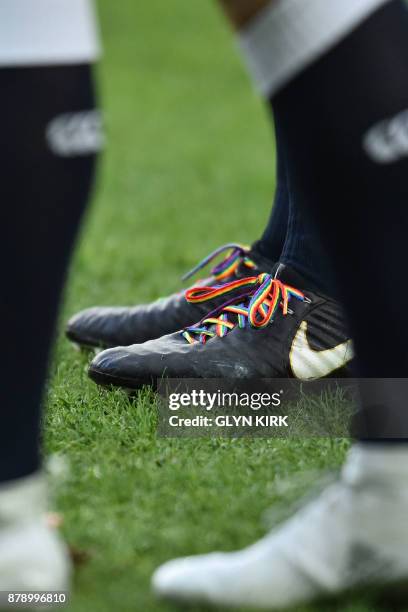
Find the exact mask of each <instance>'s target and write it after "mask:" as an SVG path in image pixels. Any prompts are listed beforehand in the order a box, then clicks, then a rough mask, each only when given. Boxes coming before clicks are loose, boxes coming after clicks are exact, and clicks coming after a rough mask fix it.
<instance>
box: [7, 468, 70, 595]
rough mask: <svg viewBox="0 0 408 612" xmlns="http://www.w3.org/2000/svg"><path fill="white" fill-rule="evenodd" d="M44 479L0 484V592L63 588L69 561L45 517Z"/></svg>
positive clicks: (67, 579) (28, 479) (27, 478)
mask: <svg viewBox="0 0 408 612" xmlns="http://www.w3.org/2000/svg"><path fill="white" fill-rule="evenodd" d="M46 502H47V495H46V486H45V478H44V476H43V475H42V474H34V475H32V476H28V477H26V478H20V479H18V480H14V481H11V482H10V483H5V484H1V485H0V591H12V590H15V591H65V590H67V589H68V586H69V576H70V562H69V558H68V554H67V550H66V548H65V545H64V543H63V542H62V540H61V539H60V537H59V536H58V534H57V533H56V531H55V529H52V528H51V527H49V526H48V525H47V523H46V519H45V506H46Z"/></svg>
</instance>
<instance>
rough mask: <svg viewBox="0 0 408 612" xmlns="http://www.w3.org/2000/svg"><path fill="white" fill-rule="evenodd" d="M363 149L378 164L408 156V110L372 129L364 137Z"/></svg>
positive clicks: (389, 162) (388, 162)
mask: <svg viewBox="0 0 408 612" xmlns="http://www.w3.org/2000/svg"><path fill="white" fill-rule="evenodd" d="M363 149H364V150H365V152H366V153H367V154H368V156H369V157H370V158H371V159H372V160H373V161H374V162H376V163H378V164H392V163H393V162H396V161H398V160H399V159H401V158H403V157H406V156H408V110H405V111H403V112H402V113H399V114H398V115H396V116H395V117H392V118H390V119H384V121H381V122H380V123H377V124H376V125H374V126H373V127H372V128H370V129H369V130H368V132H367V133H366V134H365V135H364V137H363Z"/></svg>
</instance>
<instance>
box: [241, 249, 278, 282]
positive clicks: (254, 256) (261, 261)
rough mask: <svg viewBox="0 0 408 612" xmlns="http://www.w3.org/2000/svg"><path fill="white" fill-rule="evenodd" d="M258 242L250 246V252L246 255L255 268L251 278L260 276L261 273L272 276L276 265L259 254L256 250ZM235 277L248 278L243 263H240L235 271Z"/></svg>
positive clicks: (246, 269)
mask: <svg viewBox="0 0 408 612" xmlns="http://www.w3.org/2000/svg"><path fill="white" fill-rule="evenodd" d="M258 244H259V241H258V242H254V244H253V245H252V246H251V249H250V251H249V252H248V253H247V257H248V259H250V260H251V261H253V262H254V264H255V265H256V268H255V269H254V270H253V276H256V275H257V274H260V273H261V272H266V273H267V274H272V273H273V270H274V269H275V267H276V263H275V262H274V261H272V260H271V259H268V258H267V257H265V256H264V255H262V253H261V252H260V250H259V248H258ZM237 276H248V268H247V267H246V266H245V263H244V262H242V263H241V264H240V265H239V267H238V269H237Z"/></svg>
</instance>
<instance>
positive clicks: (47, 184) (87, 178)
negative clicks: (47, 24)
mask: <svg viewBox="0 0 408 612" xmlns="http://www.w3.org/2000/svg"><path fill="white" fill-rule="evenodd" d="M0 89H1V92H2V95H1V98H0V110H1V112H0V116H1V121H2V124H3V125H2V147H1V153H0V164H1V165H0V172H1V181H0V194H1V202H2V208H3V223H2V240H1V256H2V257H1V261H2V279H1V281H2V288H3V289H2V296H3V297H2V301H1V307H0V316H1V322H2V346H1V376H2V382H1V391H0V393H1V410H2V424H1V427H0V481H5V480H9V479H13V478H18V477H21V476H25V475H28V474H30V473H32V472H34V471H35V470H37V469H38V467H39V422H40V404H41V399H42V393H43V387H44V378H45V374H46V368H47V360H48V356H49V350H50V344H51V341H52V336H53V331H54V324H55V319H56V314H57V308H58V303H59V299H60V294H61V289H62V285H63V280H64V276H65V272H66V268H67V264H68V261H69V255H70V252H71V248H72V244H73V241H74V238H75V235H76V230H77V227H78V223H79V220H80V217H81V214H82V211H83V209H84V206H85V203H86V201H87V198H88V192H89V188H90V185H91V179H92V175H93V168H94V160H95V155H94V152H95V150H96V149H97V148H98V146H99V144H98V141H99V140H100V135H99V134H98V128H99V126H98V121H99V119H98V116H97V114H96V111H95V110H94V104H95V102H94V93H93V86H92V78H91V72H90V67H89V66H85V65H84V66H64V67H49V68H15V69H14V68H13V69H12V68H6V69H2V70H0Z"/></svg>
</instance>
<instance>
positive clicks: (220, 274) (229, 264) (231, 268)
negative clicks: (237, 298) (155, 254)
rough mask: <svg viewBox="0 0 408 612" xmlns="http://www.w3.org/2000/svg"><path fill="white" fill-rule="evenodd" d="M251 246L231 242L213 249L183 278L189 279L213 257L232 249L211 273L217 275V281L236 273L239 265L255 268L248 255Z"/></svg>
mask: <svg viewBox="0 0 408 612" xmlns="http://www.w3.org/2000/svg"><path fill="white" fill-rule="evenodd" d="M249 250H250V249H249V247H247V246H243V245H242V244H237V243H235V242H230V243H228V244H224V245H223V246H221V247H219V248H218V249H215V251H212V253H210V254H209V255H207V257H205V258H204V259H203V260H202V261H200V263H198V264H197V265H196V266H195V267H194V268H193V269H192V270H190V271H189V272H187V274H185V275H184V276H183V277H182V280H187V279H188V278H190V277H191V276H193V275H194V274H196V273H197V272H198V271H199V270H201V269H202V268H204V267H205V266H207V265H208V264H209V263H210V262H211V261H212V260H213V259H215V258H216V257H218V255H221V253H224V252H225V251H231V252H230V253H229V254H228V255H227V256H226V257H225V258H224V259H223V260H222V261H221V263H219V264H217V265H216V266H215V267H214V268H213V269H212V270H211V274H212V275H213V276H214V277H215V280H216V281H217V282H219V281H222V280H224V279H225V278H227V277H228V276H231V275H232V274H234V272H235V271H236V270H237V269H238V267H239V266H240V265H241V264H243V265H244V266H246V267H247V268H251V269H255V268H256V264H255V263H254V262H253V261H252V259H251V258H250V257H248V253H249Z"/></svg>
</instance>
